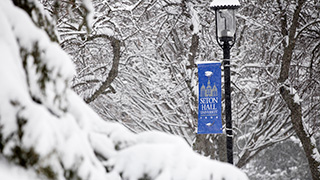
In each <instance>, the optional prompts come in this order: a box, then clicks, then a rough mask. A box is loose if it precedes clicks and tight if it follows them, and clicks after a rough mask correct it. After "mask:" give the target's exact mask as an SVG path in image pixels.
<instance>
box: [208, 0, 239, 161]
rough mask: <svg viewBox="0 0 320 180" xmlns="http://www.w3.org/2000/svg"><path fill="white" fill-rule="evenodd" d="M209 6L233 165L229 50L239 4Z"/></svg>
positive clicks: (218, 0)
mask: <svg viewBox="0 0 320 180" xmlns="http://www.w3.org/2000/svg"><path fill="white" fill-rule="evenodd" d="M210 6H211V8H212V9H213V10H215V18H216V39H217V42H218V44H219V46H220V47H221V48H222V49H223V67H224V90H225V92H224V93H225V97H224V98H225V114H226V135H227V138H226V144H227V160H228V163H230V164H233V132H232V116H231V81H230V76H231V75H230V49H231V47H232V46H233V45H234V43H235V41H236V19H235V10H236V9H238V8H239V7H240V2H239V0H229V1H226V0H213V1H212V3H211V4H210Z"/></svg>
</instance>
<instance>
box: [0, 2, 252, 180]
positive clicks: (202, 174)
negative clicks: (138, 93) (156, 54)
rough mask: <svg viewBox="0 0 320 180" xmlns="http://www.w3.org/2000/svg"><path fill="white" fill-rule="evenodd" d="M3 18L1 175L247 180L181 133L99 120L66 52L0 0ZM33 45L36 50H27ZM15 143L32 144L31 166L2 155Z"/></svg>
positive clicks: (28, 147)
mask: <svg viewBox="0 0 320 180" xmlns="http://www.w3.org/2000/svg"><path fill="white" fill-rule="evenodd" d="M85 3H89V1H85ZM0 24H1V28H0V53H1V58H0V63H1V66H0V83H1V84H3V85H5V86H3V88H2V89H1V91H0V99H1V103H0V117H1V118H0V125H1V126H2V128H1V129H0V134H1V137H2V138H4V139H6V142H5V144H4V149H3V151H2V152H1V154H0V179H6V180H10V179H21V180H31V179H32V180H37V179H47V178H46V177H43V176H44V175H43V174H39V172H40V171H39V168H44V167H50V168H51V169H52V171H53V172H54V173H55V175H56V179H59V180H64V179H68V177H65V175H66V173H67V172H69V171H71V172H73V173H74V175H75V176H77V177H76V178H79V179H85V180H104V179H114V180H117V179H122V178H124V179H126V178H127V179H132V180H134V179H139V178H141V177H143V176H144V175H147V176H149V177H152V178H153V179H157V180H161V179H163V180H164V179H212V177H213V178H214V179H225V180H247V179H248V178H247V176H246V175H245V174H244V173H243V172H242V171H241V170H239V169H238V168H236V167H234V166H232V165H229V164H226V163H221V162H217V161H212V160H209V159H207V158H204V157H202V156H200V155H198V154H196V153H195V152H193V151H192V149H191V148H190V147H189V146H188V144H187V143H186V142H185V141H184V140H183V139H182V138H180V137H178V136H173V135H169V134H165V133H162V132H156V131H151V132H143V133H139V134H134V133H132V132H131V131H129V130H128V129H126V128H125V127H124V126H122V125H120V124H117V123H110V122H106V121H104V120H102V119H101V118H100V117H99V116H98V115H97V114H96V113H95V112H94V111H93V110H92V109H91V108H90V107H89V106H88V105H87V104H86V103H85V102H84V101H83V100H82V99H81V98H80V97H79V96H78V95H76V94H75V92H73V91H72V90H71V89H70V85H69V82H70V80H71V78H72V76H73V74H74V72H75V70H74V66H73V64H72V61H71V59H70V58H69V56H68V55H67V54H66V53H65V52H64V51H63V50H62V49H61V48H60V47H59V45H58V44H56V43H53V42H51V41H50V40H49V38H48V36H47V35H46V33H45V32H44V31H42V30H40V29H39V28H38V27H36V26H35V25H34V24H33V22H32V21H31V20H30V18H29V17H28V15H27V14H26V13H25V12H24V11H23V10H21V9H19V8H16V7H14V5H13V4H12V2H11V1H10V0H4V1H0ZM35 45H38V46H35ZM35 48H37V49H38V51H39V56H32V55H31V54H32V53H33V52H34V51H35ZM20 50H23V51H20ZM24 58H25V59H24ZM39 68H46V70H47V71H45V73H46V75H47V78H46V79H45V80H44V81H45V87H41V84H39V80H41V78H43V76H44V74H45V73H44V72H42V71H39ZM35 98H37V100H35ZM16 146H18V147H20V148H21V149H22V150H24V151H26V152H29V151H31V150H33V151H34V153H35V154H36V155H38V156H39V160H38V161H37V162H36V165H30V164H29V166H28V168H25V167H23V166H20V165H19V164H18V163H17V164H11V163H9V162H8V159H10V158H7V157H15V156H16V155H17V154H15V153H16V152H14V151H13V150H12V148H13V147H16ZM16 158H19V157H16ZM20 158H21V157H20ZM105 167H107V168H108V169H110V171H109V172H106V170H105ZM121 176H122V178H121Z"/></svg>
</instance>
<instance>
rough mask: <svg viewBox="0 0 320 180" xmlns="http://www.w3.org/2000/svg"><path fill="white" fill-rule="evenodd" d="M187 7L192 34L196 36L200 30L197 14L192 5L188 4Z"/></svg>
mask: <svg viewBox="0 0 320 180" xmlns="http://www.w3.org/2000/svg"><path fill="white" fill-rule="evenodd" d="M188 6H189V8H190V14H191V22H192V25H193V30H192V34H198V33H199V32H200V30H201V25H200V19H199V15H198V12H197V11H196V10H195V9H194V7H193V5H192V3H188Z"/></svg>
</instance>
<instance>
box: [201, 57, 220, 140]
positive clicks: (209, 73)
mask: <svg viewBox="0 0 320 180" xmlns="http://www.w3.org/2000/svg"><path fill="white" fill-rule="evenodd" d="M198 77H199V111H198V134H216V133H222V122H221V63H212V62H211V63H210V62H209V63H199V64H198Z"/></svg>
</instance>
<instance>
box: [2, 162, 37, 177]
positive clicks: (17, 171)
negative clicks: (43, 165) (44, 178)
mask: <svg viewBox="0 0 320 180" xmlns="http://www.w3.org/2000/svg"><path fill="white" fill-rule="evenodd" d="M0 169H1V171H0V179H2V180H17V179H19V180H30V179H32V180H40V179H41V178H39V177H37V175H36V172H34V171H32V170H30V169H24V168H20V167H17V166H15V165H14V164H11V163H9V162H7V161H6V160H4V159H3V158H0Z"/></svg>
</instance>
